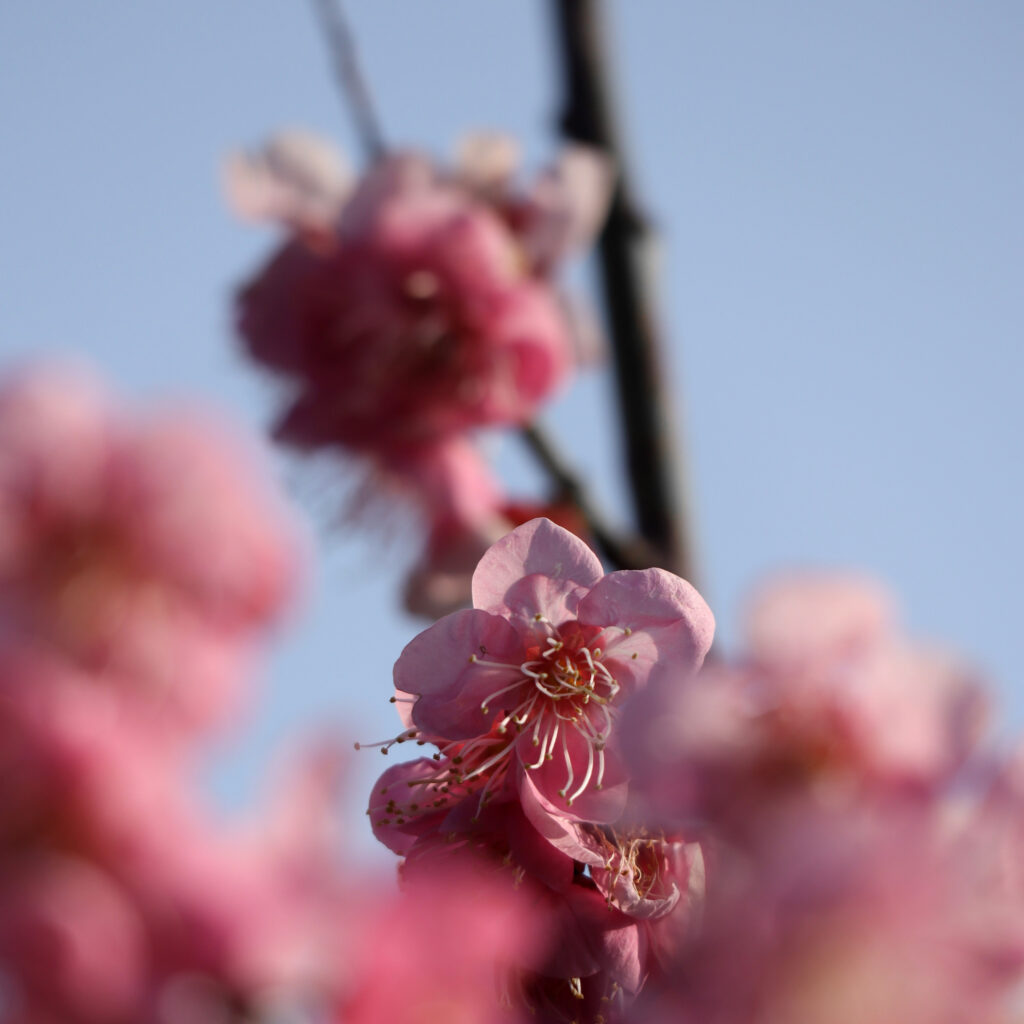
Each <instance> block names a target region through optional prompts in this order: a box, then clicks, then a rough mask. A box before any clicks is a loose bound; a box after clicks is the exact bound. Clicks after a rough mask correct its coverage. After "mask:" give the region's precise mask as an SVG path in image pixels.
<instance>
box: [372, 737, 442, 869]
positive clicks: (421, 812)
mask: <svg viewBox="0 0 1024 1024" xmlns="http://www.w3.org/2000/svg"><path fill="white" fill-rule="evenodd" d="M438 768H439V766H438V763H437V762H436V761H435V760H433V758H430V757H421V758H418V759H417V760H415V761H406V762H405V763H404V764H395V765H392V766H391V767H390V768H388V769H387V771H385V772H384V774H383V775H382V776H381V777H380V778H379V779H378V780H377V781H376V782H375V783H374V785H373V791H372V792H371V793H370V806H369V815H370V827H371V828H372V829H373V834H374V835H375V836H376V837H377V838H378V839H379V840H380V841H381V842H382V843H383V844H384V845H385V846H386V847H387V848H388V849H389V850H390V851H391V852H392V853H397V854H398V855H399V856H400V857H404V856H405V855H406V854H407V853H408V852H409V851H410V850H411V849H412V847H413V845H414V844H415V842H416V840H417V839H419V838H420V836H422V835H426V834H427V833H429V832H433V831H436V829H437V827H438V825H439V823H440V822H441V821H442V820H443V818H444V817H445V815H446V814H448V812H449V811H450V810H451V806H452V804H453V803H454V802H455V800H456V799H457V798H456V797H454V796H452V797H451V798H450V799H449V800H447V801H446V802H445V804H444V806H442V807H439V808H432V807H430V806H429V805H431V804H433V802H434V801H435V800H439V799H443V797H442V796H441V795H440V794H439V793H438V791H437V790H436V789H433V788H431V787H428V786H427V785H423V784H421V783H423V782H424V781H425V780H427V779H431V778H434V777H436V776H437V774H438Z"/></svg>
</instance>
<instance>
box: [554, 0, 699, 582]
mask: <svg viewBox="0 0 1024 1024" xmlns="http://www.w3.org/2000/svg"><path fill="white" fill-rule="evenodd" d="M553 7H554V14H555V19H556V22H557V34H558V43H559V48H560V53H561V66H562V72H563V75H564V88H565V108H564V110H563V113H562V116H561V129H562V132H563V134H564V135H565V136H566V137H567V138H568V139H572V140H575V141H578V142H583V143H588V144H590V145H594V146H598V147H600V148H602V149H604V150H605V151H606V152H607V153H608V154H609V155H610V157H611V158H612V160H613V161H614V164H615V166H616V168H617V170H618V182H617V185H616V188H615V193H614V196H613V198H612V203H611V207H610V209H609V213H608V219H607V221H606V223H605V226H604V229H603V230H602V232H601V236H600V238H599V240H598V262H599V267H600V276H601V282H602V286H603V293H604V302H605V308H606V313H607V317H608V324H609V329H610V333H611V339H612V346H613V350H614V359H615V369H616V377H617V382H618V400H619V411H620V416H621V421H622V426H623V432H624V436H625V457H626V464H627V471H628V475H629V480H630V484H631V488H632V493H633V502H634V514H635V516H636V521H637V525H638V528H639V530H640V533H641V534H642V535H643V537H644V538H645V540H646V541H647V542H648V544H649V545H650V546H651V548H652V549H653V550H654V551H655V552H656V553H657V554H656V558H657V562H658V564H660V565H661V566H662V567H664V568H666V569H671V570H672V571H673V572H676V573H678V574H679V575H681V576H684V577H686V578H688V579H693V577H694V574H695V566H694V556H693V551H692V550H691V545H690V539H689V536H688V531H687V528H686V520H687V509H686V507H685V504H684V500H683V493H682V490H681V489H680V487H679V486H678V483H677V471H678V469H677V467H678V461H677V453H676V451H675V447H674V444H673V437H674V430H675V426H676V425H675V423H674V422H673V417H672V413H671V403H670V399H669V394H668V390H667V375H666V373H665V371H664V366H663V360H662V355H661V351H660V347H659V339H658V327H657V322H656V321H657V318H656V315H655V301H654V294H653V293H654V289H653V282H652V280H651V271H650V257H649V249H650V245H651V230H650V227H649V225H648V224H647V221H646V219H645V218H644V216H643V215H642V214H641V212H640V211H639V209H638V207H637V205H636V202H635V200H634V198H633V195H632V193H631V191H630V186H629V176H628V165H627V160H626V155H625V150H624V147H623V144H622V140H621V137H620V134H619V131H618V127H617V124H616V121H615V114H614V110H613V106H612V96H611V87H610V84H609V80H608V77H609V62H608V56H607V52H606V41H605V31H604V19H603V16H602V4H601V0H553Z"/></svg>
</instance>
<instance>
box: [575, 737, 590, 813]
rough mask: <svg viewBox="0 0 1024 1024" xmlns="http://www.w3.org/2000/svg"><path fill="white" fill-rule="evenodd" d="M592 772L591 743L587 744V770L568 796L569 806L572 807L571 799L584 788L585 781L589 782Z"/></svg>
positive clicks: (585, 785)
mask: <svg viewBox="0 0 1024 1024" xmlns="http://www.w3.org/2000/svg"><path fill="white" fill-rule="evenodd" d="M593 774H594V745H593V744H592V743H588V744H587V771H586V774H585V775H584V776H583V781H582V782H581V783H580V784H579V786H578V787H577V788H576V790H575V792H574V793H573V794H572V796H570V797H569V806H570V807H572V802H573V800H575V799H576V797H578V796H579V795H580V794H581V793H582V792H583V791H584V790H585V789H586V788H587V783H588V782H590V779H591V776H592V775H593Z"/></svg>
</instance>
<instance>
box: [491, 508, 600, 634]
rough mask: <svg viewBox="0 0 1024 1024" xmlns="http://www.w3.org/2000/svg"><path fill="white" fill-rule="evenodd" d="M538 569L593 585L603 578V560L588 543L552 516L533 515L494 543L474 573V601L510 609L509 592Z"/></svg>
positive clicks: (500, 609)
mask: <svg viewBox="0 0 1024 1024" xmlns="http://www.w3.org/2000/svg"><path fill="white" fill-rule="evenodd" d="M534 573H537V574H539V575H542V576H548V577H550V578H551V579H552V580H559V581H561V580H567V581H570V582H572V583H578V584H580V585H581V586H584V587H592V586H593V585H594V584H595V583H597V581H598V580H600V579H601V576H602V574H603V569H602V567H601V561H600V559H599V558H598V557H597V555H595V554H594V552H593V551H591V550H590V548H588V547H587V545H586V544H584V543H583V541H581V540H580V539H579V537H576V536H574V535H573V534H571V533H569V531H568V530H563V529H562V528H561V527H560V526H556V525H555V524H554V523H553V522H551V520H550V519H532V520H531V521H530V522H528V523H524V524H523V525H522V526H520V527H517V528H516V529H515V530H513V531H512V532H511V533H510V534H508V536H506V537H503V538H502V539H501V540H499V541H498V543H497V544H494V545H493V546H492V547H491V548H490V549H489V550H488V552H487V553H486V554H485V555H484V557H483V558H481V559H480V564H479V565H478V566H477V568H476V572H475V573H474V574H473V604H474V606H475V607H477V608H480V609H483V610H485V611H490V612H496V613H499V614H502V613H507V611H508V605H507V604H506V600H505V599H506V595H507V594H508V592H509V589H510V588H511V587H512V586H513V585H514V584H516V583H518V582H519V581H520V580H521V579H522V578H523V577H524V576H531V575H533V574H534Z"/></svg>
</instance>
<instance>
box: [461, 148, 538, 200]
mask: <svg viewBox="0 0 1024 1024" xmlns="http://www.w3.org/2000/svg"><path fill="white" fill-rule="evenodd" d="M521 159H522V153H521V151H520V146H519V143H518V142H517V141H516V140H515V139H514V138H513V137H512V136H511V135H504V134H502V133H501V132H473V133H471V134H468V135H464V136H463V137H462V138H461V139H460V140H459V144H458V146H457V148H456V152H455V167H454V169H455V174H456V176H457V177H458V180H459V181H460V183H462V184H464V185H465V186H466V187H467V188H470V189H472V190H473V191H474V192H477V193H479V194H480V195H482V196H484V197H492V196H493V197H494V198H495V199H500V197H501V195H502V194H503V193H504V192H505V191H507V190H508V188H509V184H510V182H511V180H512V178H513V176H514V175H515V173H516V171H517V170H518V168H519V164H520V161H521Z"/></svg>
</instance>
